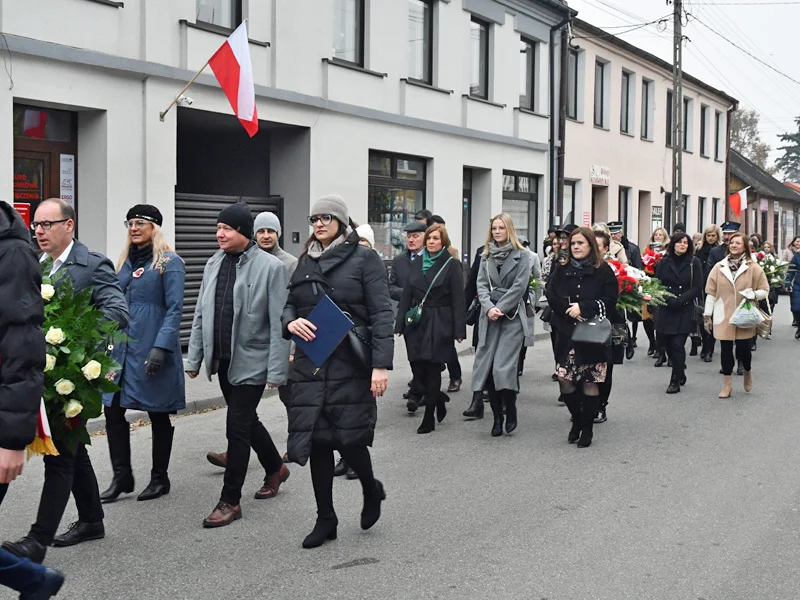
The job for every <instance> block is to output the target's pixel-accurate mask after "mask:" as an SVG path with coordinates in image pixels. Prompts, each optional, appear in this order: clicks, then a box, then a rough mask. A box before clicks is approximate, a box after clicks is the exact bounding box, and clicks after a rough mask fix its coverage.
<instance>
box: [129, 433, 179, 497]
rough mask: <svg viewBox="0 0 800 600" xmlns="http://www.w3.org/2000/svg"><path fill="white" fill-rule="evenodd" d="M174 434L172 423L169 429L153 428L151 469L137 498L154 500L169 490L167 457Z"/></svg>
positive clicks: (170, 452)
mask: <svg viewBox="0 0 800 600" xmlns="http://www.w3.org/2000/svg"><path fill="white" fill-rule="evenodd" d="M174 435H175V428H174V427H172V425H170V426H169V429H167V428H164V429H153V470H152V472H151V473H150V483H149V484H148V486H147V487H146V488H144V490H143V491H142V493H141V494H139V497H138V498H136V499H137V500H139V501H141V502H143V501H146V500H155V499H156V498H160V497H161V496H166V495H167V494H169V491H170V481H169V476H168V475H167V471H168V470H169V459H170V456H171V455H172V438H173V436H174Z"/></svg>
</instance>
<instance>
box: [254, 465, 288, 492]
mask: <svg viewBox="0 0 800 600" xmlns="http://www.w3.org/2000/svg"><path fill="white" fill-rule="evenodd" d="M289 475H291V473H289V469H288V467H287V466H286V465H281V469H280V471H277V472H275V473H270V474H269V475H267V476H266V477H265V478H264V485H263V487H262V488H261V489H260V490H258V491H257V492H256V500H265V499H266V498H274V497H275V496H276V495H277V494H278V488H280V487H281V484H282V483H283V482H284V481H286V480H287V479H289Z"/></svg>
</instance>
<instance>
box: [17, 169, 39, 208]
mask: <svg viewBox="0 0 800 600" xmlns="http://www.w3.org/2000/svg"><path fill="white" fill-rule="evenodd" d="M33 166H34V167H35V166H38V165H33ZM41 199H42V178H41V172H38V173H37V172H35V171H34V170H33V169H31V170H30V171H21V172H17V173H14V202H17V201H20V202H28V203H30V202H31V201H36V202H38V201H40V200H41Z"/></svg>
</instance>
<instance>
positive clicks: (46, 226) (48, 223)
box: [31, 219, 71, 231]
mask: <svg viewBox="0 0 800 600" xmlns="http://www.w3.org/2000/svg"><path fill="white" fill-rule="evenodd" d="M70 220H71V219H61V220H59V221H33V222H31V229H33V230H34V231H36V228H37V227H41V228H42V229H44V230H45V231H50V229H51V228H52V227H53V225H55V224H56V223H66V222H67V221H70Z"/></svg>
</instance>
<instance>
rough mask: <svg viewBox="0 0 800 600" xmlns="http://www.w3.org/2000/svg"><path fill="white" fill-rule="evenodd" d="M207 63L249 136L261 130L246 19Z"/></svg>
mask: <svg viewBox="0 0 800 600" xmlns="http://www.w3.org/2000/svg"><path fill="white" fill-rule="evenodd" d="M208 64H209V66H210V67H211V70H212V71H214V75H215V76H216V77H217V81H219V85H220V86H221V87H222V91H223V92H225V95H226V96H227V97H228V101H229V102H230V103H231V107H232V108H233V112H234V113H236V116H237V117H238V118H239V122H240V123H241V124H242V126H243V127H244V129H245V131H247V133H248V134H249V135H250V137H253V136H254V135H255V134H256V133H258V111H257V110H256V90H255V84H254V83H253V66H252V64H251V63H250V45H249V41H248V37H247V23H246V22H244V23H242V24H241V25H239V27H237V28H236V31H234V32H233V33H232V34H231V36H230V37H229V38H228V39H227V40H225V43H224V44H222V46H220V49H219V50H217V51H216V52H215V53H214V56H212V57H211V59H210V60H209V61H208Z"/></svg>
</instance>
